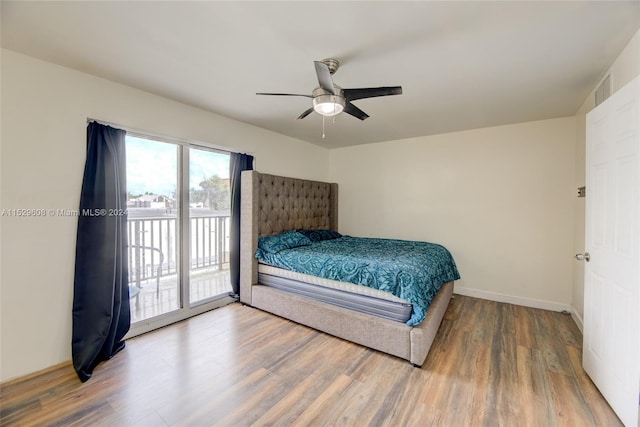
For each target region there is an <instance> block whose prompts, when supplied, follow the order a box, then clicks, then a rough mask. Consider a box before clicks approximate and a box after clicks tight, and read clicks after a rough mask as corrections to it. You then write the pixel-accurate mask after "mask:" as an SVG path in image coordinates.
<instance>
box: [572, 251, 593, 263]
mask: <svg viewBox="0 0 640 427" xmlns="http://www.w3.org/2000/svg"><path fill="white" fill-rule="evenodd" d="M575 258H576V259H577V260H578V261H587V262H589V260H590V259H591V255H590V254H589V252H585V253H583V254H576V256H575Z"/></svg>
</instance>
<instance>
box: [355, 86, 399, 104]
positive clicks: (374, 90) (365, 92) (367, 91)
mask: <svg viewBox="0 0 640 427" xmlns="http://www.w3.org/2000/svg"><path fill="white" fill-rule="evenodd" d="M342 92H343V94H344V97H345V99H346V100H347V101H353V100H355V99H363V98H374V97H376V96H388V95H402V86H384V87H365V88H361V89H343V90H342Z"/></svg>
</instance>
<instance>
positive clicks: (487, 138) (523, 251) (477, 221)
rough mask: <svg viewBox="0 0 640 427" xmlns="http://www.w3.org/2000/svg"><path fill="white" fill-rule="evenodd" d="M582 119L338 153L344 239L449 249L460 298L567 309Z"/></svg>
mask: <svg viewBox="0 0 640 427" xmlns="http://www.w3.org/2000/svg"><path fill="white" fill-rule="evenodd" d="M575 128H576V125H575V118H574V117H568V118H560V119H554V120H545V121H538V122H530V123H521V124H515V125H508V126H500V127H492V128H485V129H476V130H471V131H464V132H456V133H450V134H443V135H436V136H428V137H421V138H414V139H407V140H399V141H389V142H384V143H379V144H370V145H363V146H356V147H350V148H343V149H335V150H332V151H331V152H330V163H329V164H330V176H329V177H330V179H331V180H332V181H335V182H338V183H339V184H340V231H341V232H342V233H346V234H351V235H356V236H379V237H389V238H401V239H413V240H426V241H430V242H437V243H441V244H443V245H445V246H446V247H447V248H448V249H449V250H450V251H451V252H452V254H453V256H454V257H455V259H456V262H457V264H458V267H459V270H460V273H461V275H462V279H461V280H460V281H459V282H457V284H456V291H457V292H460V293H465V294H468V295H475V296H480V297H487V298H491V299H495V300H502V301H510V302H516V303H523V304H525V305H531V306H538V307H545V308H552V309H559V310H562V309H569V308H570V304H571V287H572V250H573V233H574V231H573V202H574V199H575V191H574V170H573V169H574V165H575V159H574V156H575V142H576V137H575Z"/></svg>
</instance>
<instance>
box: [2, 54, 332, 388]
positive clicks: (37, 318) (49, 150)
mask: <svg viewBox="0 0 640 427" xmlns="http://www.w3.org/2000/svg"><path fill="white" fill-rule="evenodd" d="M1 79H2V80H1V82H2V106H1V112H2V116H1V118H2V130H1V134H0V137H1V142H2V146H1V162H2V163H1V167H2V169H1V181H0V182H1V184H2V191H1V206H0V208H2V209H18V208H44V209H69V210H74V209H77V207H78V205H79V200H80V186H81V181H82V173H83V168H84V160H85V144H86V125H87V123H86V120H87V118H88V117H90V118H94V119H99V120H104V121H107V122H112V123H118V124H121V125H122V126H125V127H128V128H132V129H137V130H142V131H149V132H153V133H156V134H159V135H165V136H169V137H173V138H177V139H181V140H193V141H197V142H201V143H205V144H207V143H208V144H212V145H215V146H217V147H226V148H229V149H231V150H235V151H241V152H250V153H252V154H253V155H254V156H255V157H256V166H257V169H258V170H260V171H262V172H266V173H276V174H282V175H288V176H294V177H301V178H309V179H316V180H326V179H327V178H328V158H329V152H328V150H326V149H323V148H320V147H317V146H314V145H311V144H308V143H306V142H302V141H299V140H295V139H291V138H288V137H285V136H282V135H278V134H275V133H272V132H269V131H265V130H263V129H259V128H256V127H253V126H250V125H246V124H243V123H240V122H236V121H233V120H230V119H227V118H224V117H221V116H219V115H216V114H213V113H210V112H207V111H203V110H200V109H197V108H193V107H190V106H187V105H184V104H180V103H177V102H174V101H170V100H168V99H165V98H161V97H158V96H154V95H151V94H149V93H145V92H142V91H139V90H136V89H132V88H130V87H126V86H123V85H119V84H116V83H113V82H109V81H107V80H103V79H100V78H97V77H94V76H90V75H88V74H83V73H80V72H77V71H73V70H70V69H68V68H63V67H59V66H56V65H53V64H50V63H47V62H43V61H39V60H36V59H33V58H30V57H27V56H24V55H21V54H17V53H15V52H12V51H8V50H2V69H1ZM283 154H286V157H283ZM1 227H2V244H1V246H2V248H1V251H2V252H1V254H2V258H1V260H0V262H1V276H0V277H1V278H0V280H1V282H0V286H1V306H0V308H1V314H0V315H1V323H2V325H1V329H0V333H1V337H2V342H1V350H0V369H1V370H0V381H6V380H9V379H12V378H14V377H18V376H22V375H25V374H29V373H32V372H34V371H38V370H41V369H44V368H47V367H50V366H52V365H56V364H59V363H62V362H65V361H68V360H70V359H71V307H72V301H73V270H74V254H75V252H74V251H75V239H76V234H75V233H76V219H75V218H72V217H44V218H26V217H22V218H18V217H8V216H3V217H2V218H1Z"/></svg>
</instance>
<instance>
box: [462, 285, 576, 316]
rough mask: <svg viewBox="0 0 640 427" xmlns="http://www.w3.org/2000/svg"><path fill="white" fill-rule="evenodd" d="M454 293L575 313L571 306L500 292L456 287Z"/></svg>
mask: <svg viewBox="0 0 640 427" xmlns="http://www.w3.org/2000/svg"><path fill="white" fill-rule="evenodd" d="M454 293H456V294H460V295H464V296H468V297H474V298H480V299H486V300H489V301H496V302H506V303H508V304H515V305H522V306H524V307H531V308H540V309H543V310H550V311H566V312H568V313H573V309H572V307H571V306H570V305H567V304H560V303H557V302H553V301H545V300H538V299H534V298H523V297H516V296H513V295H506V294H501V293H498V292H490V291H484V290H480V289H471V288H464V287H458V286H456V287H455V290H454Z"/></svg>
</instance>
